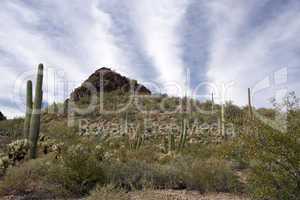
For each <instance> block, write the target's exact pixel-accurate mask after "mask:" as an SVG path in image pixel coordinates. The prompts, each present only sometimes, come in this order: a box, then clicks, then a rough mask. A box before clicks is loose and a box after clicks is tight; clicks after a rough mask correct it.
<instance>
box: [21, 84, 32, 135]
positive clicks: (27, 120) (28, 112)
mask: <svg viewBox="0 0 300 200" xmlns="http://www.w3.org/2000/svg"><path fill="white" fill-rule="evenodd" d="M32 104H33V102H32V81H27V90H26V114H25V120H24V130H23V132H24V137H25V139H28V137H29V130H30V120H31V113H32Z"/></svg>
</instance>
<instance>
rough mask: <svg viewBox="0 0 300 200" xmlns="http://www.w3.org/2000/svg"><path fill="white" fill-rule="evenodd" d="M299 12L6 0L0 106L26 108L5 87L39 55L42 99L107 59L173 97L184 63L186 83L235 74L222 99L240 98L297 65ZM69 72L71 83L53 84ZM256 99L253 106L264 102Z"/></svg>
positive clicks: (268, 6) (138, 1)
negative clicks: (42, 72)
mask: <svg viewBox="0 0 300 200" xmlns="http://www.w3.org/2000/svg"><path fill="white" fill-rule="evenodd" d="M299 11H300V3H299V1H297V0H288V1H284V2H283V1H281V0H253V1H246V0H241V1H234V0H223V1H222V0H220V1H219V0H218V1H217V0H212V1H204V0H182V1H174V0H153V1H148V0H128V1H119V0H111V1H105V0H87V1H80V0H74V1H73V0H72V1H71V0H70V1H60V0H53V1H39V0H28V1H17V0H3V1H1V2H0V26H1V29H0V69H1V75H2V76H3V77H5V78H2V79H0V91H1V94H0V105H1V106H2V107H0V110H4V107H6V108H5V109H6V110H9V109H10V110H9V111H8V113H6V115H8V116H10V117H12V116H15V115H20V114H21V113H23V110H22V109H21V110H20V109H18V108H17V107H15V106H14V105H15V101H16V100H15V98H14V96H13V94H12V93H13V92H12V91H14V88H15V85H16V83H18V82H16V80H17V79H18V77H20V75H24V74H25V75H26V74H29V77H26V79H27V78H30V79H34V78H35V77H34V74H35V71H36V66H37V65H38V64H39V63H40V62H42V63H44V64H45V65H46V66H47V71H46V83H47V84H46V86H45V93H46V96H47V98H46V101H49V102H51V101H54V100H55V101H57V100H59V101H61V100H63V99H64V98H66V96H67V94H69V92H70V91H71V90H72V89H73V88H74V87H75V86H77V85H79V84H80V83H81V81H82V80H84V79H86V78H87V76H88V75H90V73H92V72H93V71H94V70H96V69H97V68H98V67H102V66H107V67H111V68H113V69H115V70H117V71H119V72H120V73H123V74H125V75H127V76H130V77H132V78H135V79H138V80H140V81H146V82H147V81H154V82H157V83H158V84H159V85H161V86H164V87H167V88H166V90H167V92H169V93H170V94H176V95H182V94H183V93H184V91H181V92H179V91H174V87H168V85H169V84H170V82H173V83H174V82H175V83H177V85H179V86H180V87H181V90H184V89H185V84H186V83H185V79H186V74H185V72H186V69H187V68H188V69H190V72H191V85H190V86H189V88H188V89H189V90H192V89H193V88H196V87H197V85H198V84H199V83H201V82H203V81H206V80H209V81H211V82H212V83H217V84H218V83H221V82H227V83H228V82H231V81H234V83H235V84H234V86H233V88H232V89H231V93H230V97H228V99H231V100H233V101H234V102H236V103H238V104H244V103H246V99H247V98H246V92H247V88H248V87H253V86H254V85H255V84H256V83H257V82H258V81H260V80H262V79H264V78H265V77H266V76H269V75H270V74H272V73H273V72H274V71H276V70H278V69H281V68H282V67H288V68H289V67H290V68H293V69H297V68H299V65H300V57H299V56H298V55H299V52H300V38H299V34H300V22H299V20H298V19H299V18H300V14H299V13H300V12H299ZM62 71H65V74H64V73H62ZM30 74H31V75H30ZM298 74H299V70H298V71H297V70H289V77H292V78H291V80H289V82H288V86H291V88H290V89H293V90H299V89H300V86H299V84H298V83H296V82H297V80H296V79H295V78H293V77H297V75H298ZM21 77H22V76H21ZM66 80H68V82H71V84H70V85H69V87H68V89H61V88H59V89H57V87H60V85H58V86H55V87H56V89H55V87H54V86H53V84H54V83H56V84H57V83H59V82H61V81H66ZM22 87H24V85H23V86H22ZM275 89H276V88H274V87H273V88H270V89H269V90H275ZM209 90H210V88H206V91H204V90H201V92H203V94H205V92H206V93H208V92H209ZM57 91H59V92H57ZM62 91H63V92H62ZM20 93H22V94H21V96H22V95H24V91H23V89H21V90H20ZM58 93H59V94H58ZM266 94H271V92H270V91H269V92H266V93H264V94H263V95H265V96H266ZM260 95H261V94H260ZM228 99H227V100H228ZM257 99H258V100H257V101H256V102H255V105H257V106H258V105H264V101H265V100H264V99H263V98H257ZM265 99H267V97H265ZM22 101H24V100H23V99H22V98H21V99H19V100H18V101H17V103H18V104H19V103H23V102H22ZM20 107H22V104H21V106H20Z"/></svg>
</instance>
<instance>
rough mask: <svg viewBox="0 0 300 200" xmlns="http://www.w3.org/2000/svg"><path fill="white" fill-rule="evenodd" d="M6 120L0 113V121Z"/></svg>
mask: <svg viewBox="0 0 300 200" xmlns="http://www.w3.org/2000/svg"><path fill="white" fill-rule="evenodd" d="M3 120H6V117H5V116H4V115H3V114H2V112H0V121H3Z"/></svg>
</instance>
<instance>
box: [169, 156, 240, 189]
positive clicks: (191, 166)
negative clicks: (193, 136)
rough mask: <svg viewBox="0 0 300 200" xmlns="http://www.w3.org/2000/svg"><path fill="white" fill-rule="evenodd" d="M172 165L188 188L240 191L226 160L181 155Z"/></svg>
mask: <svg viewBox="0 0 300 200" xmlns="http://www.w3.org/2000/svg"><path fill="white" fill-rule="evenodd" d="M172 165H174V166H177V172H178V176H179V179H181V180H182V181H183V184H184V185H185V187H186V188H188V189H192V190H198V191H201V192H241V191H242V189H243V188H242V184H241V183H240V182H239V180H238V177H237V176H236V175H235V174H234V172H233V171H232V169H231V167H230V165H229V164H228V162H226V161H223V160H218V159H215V158H210V159H207V160H199V159H193V158H191V157H190V158H184V157H181V158H178V159H176V160H175V161H174V163H173V164H172Z"/></svg>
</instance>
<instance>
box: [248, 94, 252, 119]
mask: <svg viewBox="0 0 300 200" xmlns="http://www.w3.org/2000/svg"><path fill="white" fill-rule="evenodd" d="M248 107H249V117H250V119H253V110H252V103H251V89H250V88H248Z"/></svg>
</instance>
